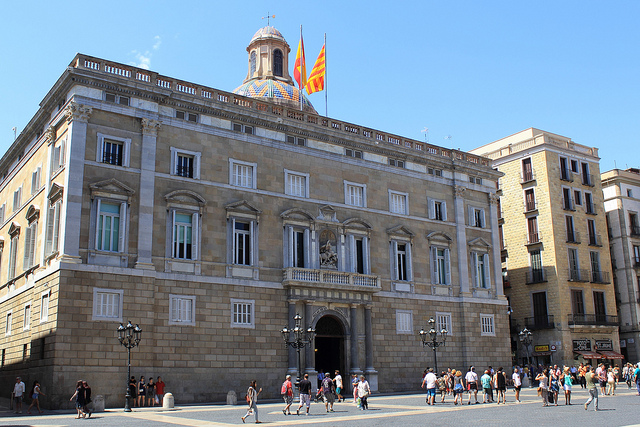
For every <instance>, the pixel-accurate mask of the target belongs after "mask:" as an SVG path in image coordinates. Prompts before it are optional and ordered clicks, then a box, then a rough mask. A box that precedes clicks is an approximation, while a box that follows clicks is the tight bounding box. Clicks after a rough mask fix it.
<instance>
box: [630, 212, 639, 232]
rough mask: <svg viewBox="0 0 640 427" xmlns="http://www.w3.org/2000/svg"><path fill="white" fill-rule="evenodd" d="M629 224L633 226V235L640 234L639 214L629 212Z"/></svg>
mask: <svg viewBox="0 0 640 427" xmlns="http://www.w3.org/2000/svg"><path fill="white" fill-rule="evenodd" d="M629 225H630V226H631V235H632V236H640V226H639V225H638V214H636V213H631V212H629Z"/></svg>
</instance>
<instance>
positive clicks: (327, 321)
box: [315, 316, 345, 378]
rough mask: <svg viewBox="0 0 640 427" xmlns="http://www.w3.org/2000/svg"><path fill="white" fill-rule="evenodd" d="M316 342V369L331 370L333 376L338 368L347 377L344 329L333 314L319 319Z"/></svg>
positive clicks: (321, 370) (319, 370)
mask: <svg viewBox="0 0 640 427" xmlns="http://www.w3.org/2000/svg"><path fill="white" fill-rule="evenodd" d="M315 344H316V348H315V354H316V366H315V368H316V371H317V372H329V373H330V374H331V378H333V376H334V372H335V371H336V369H337V370H339V371H340V374H341V375H342V377H343V378H345V360H344V329H343V327H342V324H341V322H340V321H339V320H338V319H336V318H335V317H331V316H324V317H322V318H321V319H320V320H318V322H317V323H316V339H315Z"/></svg>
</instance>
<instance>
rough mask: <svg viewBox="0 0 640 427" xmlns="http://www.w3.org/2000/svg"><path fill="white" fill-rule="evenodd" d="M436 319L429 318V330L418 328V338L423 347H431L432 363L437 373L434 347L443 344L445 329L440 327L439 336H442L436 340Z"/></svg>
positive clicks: (445, 334)
mask: <svg viewBox="0 0 640 427" xmlns="http://www.w3.org/2000/svg"><path fill="white" fill-rule="evenodd" d="M435 325H436V321H435V320H433V317H432V318H430V319H429V328H430V329H429V331H428V332H427V331H425V330H424V329H420V332H418V335H420V339H422V346H423V347H427V346H428V347H431V348H432V349H433V364H434V365H435V372H434V373H435V374H436V375H438V357H437V353H436V349H437V348H438V347H440V346H441V345H444V343H445V341H446V340H447V333H448V332H447V330H446V329H445V328H442V330H441V331H440V336H441V337H442V340H441V341H438V331H436V328H435Z"/></svg>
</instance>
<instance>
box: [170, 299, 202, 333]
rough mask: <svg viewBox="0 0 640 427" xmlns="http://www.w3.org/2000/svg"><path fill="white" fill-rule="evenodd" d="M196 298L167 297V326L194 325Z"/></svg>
mask: <svg viewBox="0 0 640 427" xmlns="http://www.w3.org/2000/svg"><path fill="white" fill-rule="evenodd" d="M195 305H196V297H192V296H185V295H169V313H170V315H169V324H170V325H181V326H186V325H191V326H193V325H195V324H196V318H195Z"/></svg>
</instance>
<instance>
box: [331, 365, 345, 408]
mask: <svg viewBox="0 0 640 427" xmlns="http://www.w3.org/2000/svg"><path fill="white" fill-rule="evenodd" d="M333 382H334V383H335V385H336V394H337V395H338V402H340V401H341V400H344V397H342V375H340V371H338V370H336V376H335V377H333Z"/></svg>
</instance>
